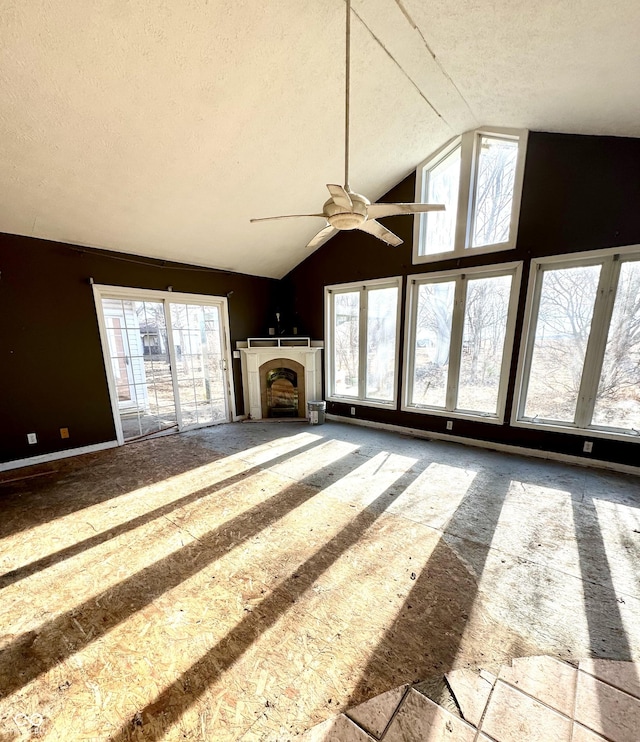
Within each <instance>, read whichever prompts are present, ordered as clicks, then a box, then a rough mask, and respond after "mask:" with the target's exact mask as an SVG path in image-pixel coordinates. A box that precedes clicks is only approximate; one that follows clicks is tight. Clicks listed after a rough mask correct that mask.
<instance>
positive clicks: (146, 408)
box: [94, 286, 232, 443]
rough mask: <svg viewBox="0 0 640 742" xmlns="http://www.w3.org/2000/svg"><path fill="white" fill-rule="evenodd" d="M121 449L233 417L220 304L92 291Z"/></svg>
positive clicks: (140, 293)
mask: <svg viewBox="0 0 640 742" xmlns="http://www.w3.org/2000/svg"><path fill="white" fill-rule="evenodd" d="M94 293H95V298H96V308H97V312H98V320H99V324H100V332H101V337H102V347H103V353H104V357H105V367H106V370H107V378H108V381H109V391H110V395H111V402H112V407H113V411H114V419H115V423H116V430H117V433H118V440H119V442H120V443H123V442H125V441H131V440H135V439H136V438H140V437H142V436H148V435H153V434H156V433H162V432H165V431H167V430H171V429H179V430H186V429H189V428H194V427H201V426H204V425H213V424H215V423H219V422H226V421H228V420H230V419H231V417H232V394H231V392H232V388H231V383H232V382H231V379H230V376H229V374H228V368H230V362H229V360H228V353H229V350H228V349H229V339H228V338H229V335H228V315H227V305H226V299H224V298H218V297H201V296H194V295H188V294H174V293H171V292H161V291H152V292H149V291H140V290H135V289H119V288H115V287H108V286H94Z"/></svg>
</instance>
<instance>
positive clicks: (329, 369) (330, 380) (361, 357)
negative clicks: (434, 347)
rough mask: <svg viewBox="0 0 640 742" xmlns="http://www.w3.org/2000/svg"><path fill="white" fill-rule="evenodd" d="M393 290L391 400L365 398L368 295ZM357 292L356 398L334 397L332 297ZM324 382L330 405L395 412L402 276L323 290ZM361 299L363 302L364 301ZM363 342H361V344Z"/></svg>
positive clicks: (338, 395)
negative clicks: (394, 304) (377, 290)
mask: <svg viewBox="0 0 640 742" xmlns="http://www.w3.org/2000/svg"><path fill="white" fill-rule="evenodd" d="M381 288H396V289H397V290H398V297H397V304H396V343H395V353H394V367H393V399H392V400H380V399H373V398H368V397H366V396H365V395H366V380H367V329H368V317H367V309H368V300H367V292H368V291H370V290H372V289H374V290H375V289H381ZM355 291H358V292H359V293H360V302H359V305H360V306H359V325H358V333H359V334H358V338H359V345H358V396H357V397H351V396H347V395H341V394H336V393H335V391H334V380H335V356H334V337H333V328H334V320H335V302H334V301H333V296H335V294H347V293H352V292H355ZM324 295H325V301H324V307H325V333H324V336H325V380H326V398H327V400H328V401H330V402H341V403H344V404H349V403H350V404H357V405H361V406H366V407H380V408H383V409H393V410H397V409H398V367H399V359H400V328H401V321H400V319H401V310H402V276H393V277H391V278H377V279H372V280H366V281H353V282H351V283H338V284H332V285H330V286H325V290H324ZM363 297H364V301H363ZM363 341H364V342H363ZM363 392H364V394H363Z"/></svg>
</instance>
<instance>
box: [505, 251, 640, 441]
mask: <svg viewBox="0 0 640 742" xmlns="http://www.w3.org/2000/svg"><path fill="white" fill-rule="evenodd" d="M527 318H528V332H527V334H526V337H525V338H524V341H523V342H524V354H523V360H522V363H521V369H520V374H519V376H520V399H519V405H518V410H517V416H516V422H518V423H520V424H526V425H536V426H550V427H558V428H565V429H571V430H575V429H583V430H589V431H593V432H596V433H598V432H600V433H601V434H610V435H614V436H615V435H629V434H631V435H640V432H639V431H640V248H623V249H618V250H607V251H599V252H598V253H590V254H588V255H587V254H584V255H581V256H561V257H558V258H551V259H545V260H540V261H533V264H532V282H531V286H530V295H529V302H528V313H527Z"/></svg>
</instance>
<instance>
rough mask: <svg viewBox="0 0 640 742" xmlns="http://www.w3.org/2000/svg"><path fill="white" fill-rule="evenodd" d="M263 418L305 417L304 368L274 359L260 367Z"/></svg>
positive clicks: (295, 362) (286, 360)
mask: <svg viewBox="0 0 640 742" xmlns="http://www.w3.org/2000/svg"><path fill="white" fill-rule="evenodd" d="M260 387H261V397H262V400H261V401H262V417H263V418H267V417H271V418H274V417H275V418H278V417H295V418H299V417H304V416H305V411H304V400H305V393H304V366H303V365H302V364H300V363H298V362H297V361H294V360H291V359H288V358H274V359H272V360H270V361H267V362H266V363H263V364H262V366H260Z"/></svg>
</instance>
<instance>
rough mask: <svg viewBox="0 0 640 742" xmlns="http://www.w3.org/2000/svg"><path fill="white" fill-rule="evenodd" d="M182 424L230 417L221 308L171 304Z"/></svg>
mask: <svg viewBox="0 0 640 742" xmlns="http://www.w3.org/2000/svg"><path fill="white" fill-rule="evenodd" d="M169 310H170V316H171V334H172V336H173V347H174V355H175V359H176V380H177V384H178V386H177V394H178V402H179V407H180V417H181V427H183V428H188V427H193V426H196V425H211V424H212V423H216V422H221V421H223V420H227V419H228V407H227V391H226V370H225V364H224V355H223V343H222V327H221V322H220V319H221V317H220V308H219V307H218V306H212V305H207V304H178V303H173V302H172V303H171V304H170V305H169Z"/></svg>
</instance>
